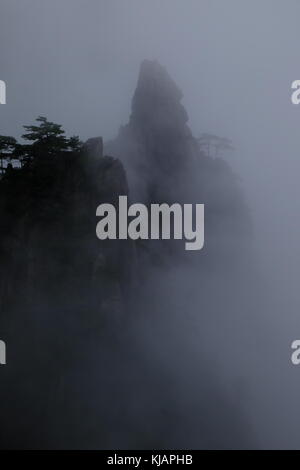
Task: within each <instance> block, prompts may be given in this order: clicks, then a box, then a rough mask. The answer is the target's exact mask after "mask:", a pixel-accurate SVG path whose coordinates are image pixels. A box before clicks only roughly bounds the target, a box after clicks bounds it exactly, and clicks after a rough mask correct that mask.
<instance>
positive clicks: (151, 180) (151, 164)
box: [105, 60, 251, 264]
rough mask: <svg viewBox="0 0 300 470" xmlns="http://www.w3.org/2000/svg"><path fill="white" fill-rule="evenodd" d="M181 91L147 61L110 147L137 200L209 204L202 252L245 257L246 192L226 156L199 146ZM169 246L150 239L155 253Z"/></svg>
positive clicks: (161, 69) (247, 226)
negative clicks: (129, 108) (125, 120)
mask: <svg viewBox="0 0 300 470" xmlns="http://www.w3.org/2000/svg"><path fill="white" fill-rule="evenodd" d="M182 96H183V95H182V93H181V91H180V90H179V89H178V87H177V85H176V84H175V83H174V81H173V80H172V78H171V77H170V76H169V74H168V73H167V71H166V70H165V68H164V67H163V66H161V65H160V64H159V63H158V62H156V61H148V60H147V61H144V62H143V63H142V65H141V68H140V74H139V78H138V82H137V88H136V91H135V93H134V97H133V100H132V112H131V116H130V120H129V123H128V124H127V125H126V126H123V127H121V129H120V131H119V135H118V136H117V138H116V139H115V140H114V141H111V142H108V143H107V144H106V145H105V150H106V152H108V153H110V154H112V155H114V156H116V157H117V158H118V159H120V161H122V163H123V164H124V167H125V169H126V173H127V176H128V181H129V187H130V196H131V199H132V200H133V201H138V202H143V203H145V204H150V203H155V202H160V203H163V202H167V203H169V204H170V203H173V202H179V203H204V204H205V207H206V214H205V222H206V246H205V250H204V251H203V252H201V253H198V255H197V256H196V257H197V258H198V257H201V258H203V257H205V258H206V257H208V256H209V260H210V261H209V262H210V263H211V264H213V262H214V259H216V260H219V261H220V260H221V258H222V257H223V256H226V257H232V259H234V257H236V255H237V254H238V256H239V257H240V253H241V252H245V253H246V252H248V249H247V250H244V247H246V246H247V244H249V240H250V237H249V234H250V232H251V227H250V220H249V217H248V211H247V208H246V205H245V203H244V200H243V195H242V192H241V190H240V188H239V186H238V184H237V180H236V178H235V176H234V174H233V173H232V171H231V169H230V167H229V166H228V165H227V164H226V162H225V161H223V160H222V159H220V158H211V157H208V156H206V155H204V154H203V152H202V151H201V150H200V148H199V146H198V143H197V139H195V138H194V137H193V135H192V133H191V130H190V129H189V127H188V125H187V121H188V115H187V112H186V110H185V109H184V107H183V105H182V103H181V100H182ZM224 240H226V241H225V243H224ZM170 246H172V244H171V243H170V242H168V243H148V248H149V249H150V250H154V252H155V256H156V254H157V252H159V251H162V250H163V251H166V252H168V250H169V247H170ZM171 253H172V255H174V250H171ZM186 256H187V255H186ZM193 257H194V258H195V254H193Z"/></svg>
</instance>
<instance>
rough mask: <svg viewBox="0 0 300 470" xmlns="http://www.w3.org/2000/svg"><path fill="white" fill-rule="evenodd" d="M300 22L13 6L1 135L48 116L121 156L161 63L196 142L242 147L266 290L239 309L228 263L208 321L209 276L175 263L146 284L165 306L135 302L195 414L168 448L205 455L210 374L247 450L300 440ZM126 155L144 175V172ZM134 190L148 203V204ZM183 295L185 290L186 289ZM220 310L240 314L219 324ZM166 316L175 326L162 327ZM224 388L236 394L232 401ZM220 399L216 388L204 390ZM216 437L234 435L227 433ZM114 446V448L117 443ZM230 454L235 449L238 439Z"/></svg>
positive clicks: (93, 0)
mask: <svg viewBox="0 0 300 470" xmlns="http://www.w3.org/2000/svg"><path fill="white" fill-rule="evenodd" d="M299 14H300V5H299V3H298V2H297V1H296V0H289V1H288V2H285V3H283V2H281V1H279V0H278V1H276V0H272V1H271V0H264V1H261V0H253V1H252V2H251V3H246V2H240V1H239V0H227V1H226V2H222V1H221V0H219V1H217V0H201V1H199V0H186V1H180V0H165V1H164V2H161V1H158V0H152V1H151V2H150V1H146V0H126V1H122V0H109V1H105V0H88V1H86V0H60V1H59V0H52V1H51V2H40V1H38V0H23V1H22V2H19V1H18V0H2V1H1V5H0V48H1V49H0V52H1V53H0V57H1V68H0V79H1V80H4V81H5V83H6V101H7V104H6V105H5V106H1V107H0V118H1V134H7V135H13V136H15V137H20V136H21V135H22V133H23V131H22V125H23V124H29V123H31V122H33V120H34V119H35V118H36V117H37V116H39V115H44V116H47V117H48V118H49V119H51V120H53V121H54V122H59V123H60V124H62V125H63V127H64V128H65V129H66V132H67V134H68V135H73V134H75V135H79V136H80V138H81V139H82V140H86V139H89V138H90V137H97V136H102V137H103V139H104V142H105V143H107V148H108V149H109V151H110V147H109V143H110V142H111V141H112V139H114V138H115V137H116V136H117V135H118V132H119V127H120V126H121V125H125V124H126V123H127V122H128V120H129V117H130V113H131V99H132V96H133V94H134V90H135V87H136V84H137V76H138V73H139V68H140V64H141V62H142V61H143V60H144V59H150V60H157V61H158V62H159V63H161V64H162V65H163V66H164V67H165V68H166V69H167V70H168V72H169V74H170V76H171V77H172V78H173V79H174V81H175V82H176V83H177V85H178V86H179V88H180V89H181V90H182V92H183V99H182V104H183V105H184V107H185V109H186V110H187V113H188V116H189V121H188V125H189V127H190V129H191V131H192V133H193V135H194V137H199V136H200V135H201V134H202V133H204V132H209V133H213V134H216V135H219V136H222V137H227V138H230V139H231V140H232V142H233V145H234V148H235V150H234V151H233V152H227V153H225V154H224V155H222V158H223V159H225V160H226V162H227V163H228V164H229V165H230V166H231V168H232V170H233V172H234V173H235V174H236V175H237V176H238V178H239V180H238V185H239V187H240V188H241V190H242V191H243V194H244V197H245V201H246V205H247V207H248V209H249V212H250V217H251V223H252V230H251V237H252V238H251V250H252V251H251V262H252V263H253V265H254V266H255V270H256V272H257V277H256V281H255V287H253V291H251V286H250V283H251V282H252V281H253V277H252V274H251V275H249V278H248V279H246V283H247V284H248V290H247V291H246V292H243V290H242V289H241V290H240V291H239V293H238V294H237V297H236V299H235V300H234V301H233V300H232V299H228V298H227V292H228V291H227V286H226V282H225V283H224V277H223V275H224V271H226V266H225V265H224V266H221V267H220V275H219V277H215V276H211V277H210V275H207V277H206V278H203V279H202V281H203V286H205V287H203V290H206V296H207V298H215V300H213V301H212V302H211V304H210V305H209V307H208V308H207V309H206V311H204V313H201V315H200V313H199V312H200V310H201V308H200V307H201V298H200V296H199V297H198V296H197V295H195V296H194V297H191V298H190V300H189V301H187V302H184V301H183V298H189V296H190V292H193V288H194V291H195V290H197V287H196V285H197V281H198V277H197V276H198V274H197V266H193V268H187V267H186V266H185V265H184V264H180V263H179V265H178V266H177V267H174V269H172V270H171V271H170V270H168V269H166V272H165V273H164V276H163V278H164V282H163V284H162V285H157V284H156V281H155V279H156V273H155V270H154V273H149V274H148V277H149V279H150V281H149V286H151V288H149V289H150V292H152V293H153V292H156V297H155V298H156V299H158V300H157V302H158V303H159V302H160V303H161V304H160V307H159V309H158V306H157V305H155V303H156V301H155V300H153V299H152V301H151V300H149V299H151V297H152V295H151V294H150V293H149V299H147V300H148V301H149V302H148V303H147V307H145V305H140V306H139V305H135V307H134V311H139V307H140V308H141V310H142V313H141V315H140V317H139V319H138V320H137V321H136V323H135V324H134V326H133V327H132V330H131V331H130V333H128V334H129V335H130V336H131V335H133V336H134V337H135V340H136V341H137V343H141V344H142V345H143V346H142V347H141V349H142V348H144V349H143V350H144V353H145V356H146V357H147V354H149V355H151V356H152V362H151V361H150V362H151V365H150V366H149V367H150V368H151V369H152V368H154V369H155V367H156V366H157V368H158V369H159V370H158V369H157V370H156V369H155V370H156V372H155V377H157V383H156V385H157V386H159V384H160V383H162V382H160V380H161V377H165V374H166V373H167V371H168V374H169V375H170V378H167V379H166V382H167V383H166V384H165V385H162V387H165V390H166V395H167V397H168V398H166V401H167V402H169V401H170V400H171V401H172V402H174V403H175V405H174V407H175V409H176V408H177V409H178V413H179V414H180V415H184V414H185V413H186V416H188V418H187V419H191V423H190V429H191V432H190V434H187V436H186V441H185V442H184V443H182V441H181V440H180V439H182V436H181V435H180V434H179V435H178V436H177V435H176V433H175V432H174V436H173V438H172V437H170V436H168V437H166V436H167V435H168V433H171V431H170V427H171V426H167V429H166V430H164V431H163V438H162V441H161V442H163V443H166V445H172V443H174V444H173V445H175V446H176V445H177V446H178V447H179V446H181V447H184V446H186V447H189V445H190V446H191V447H194V448H196V447H197V445H198V443H197V439H196V438H195V436H194V429H195V427H196V426H197V425H196V423H194V422H193V420H192V418H191V416H192V415H193V413H192V412H190V411H188V407H191V409H195V407H197V406H198V405H197V397H196V396H194V394H193V393H191V392H189V394H188V397H186V395H185V390H186V388H188V389H189V390H190V389H191V388H193V387H195V390H196V391H197V390H199V387H201V386H202V385H201V379H200V378H199V377H198V376H197V372H198V371H197V364H201V367H202V368H203V370H202V374H203V375H204V377H210V376H213V379H212V383H216V384H217V385H218V386H217V387H216V388H213V387H212V388H213V390H214V393H216V396H215V397H214V398H213V400H215V403H216V404H217V405H216V407H217V411H216V414H218V413H222V406H221V402H222V400H223V399H224V400H225V401H227V400H228V402H229V404H230V406H229V405H228V409H231V406H232V409H235V406H237V407H238V409H239V410H242V412H241V413H242V418H241V422H242V423H243V424H240V421H239V420H240V418H238V419H237V421H238V423H237V424H236V429H237V432H236V435H238V434H239V429H240V428H243V429H244V428H245V429H246V434H247V433H248V431H249V436H248V434H247V438H246V441H247V442H249V444H248V446H249V447H260V448H299V446H300V442H299V437H298V435H297V434H298V433H297V429H298V417H299V408H298V394H299V391H300V375H299V374H300V371H298V370H297V367H295V366H293V365H292V363H291V360H290V357H291V353H292V350H291V343H292V341H293V340H295V339H298V338H299V334H300V320H299V313H298V312H299V310H300V299H299V293H298V292H299V287H298V280H299V278H300V250H299V249H298V243H299V242H298V240H299V239H300V223H299V221H298V213H299V204H300V203H299V194H298V191H299V181H298V179H299V173H300V163H299V155H300V145H299V132H298V128H299V127H298V125H299V122H300V107H297V106H295V105H293V104H292V103H291V93H292V91H291V84H292V82H293V81H294V80H296V79H299V78H300V77H299V67H298V65H297V63H296V59H297V54H296V49H297V44H298V40H299V39H300V35H299V25H298V18H299ZM109 154H110V152H109ZM113 156H116V157H119V155H113ZM120 159H121V157H120ZM121 160H122V159H121ZM122 161H123V163H124V166H125V170H126V171H127V173H128V175H129V180H130V181H135V177H134V176H132V173H131V167H130V164H128V162H127V160H126V158H123V160H122ZM135 188H136V193H134V197H138V196H142V194H143V193H142V192H140V191H139V188H138V187H137V186H135ZM133 191H134V190H133ZM142 197H143V196H142ZM141 202H143V201H141ZM197 202H198V203H202V201H201V200H198V201H197ZM225 243H226V240H224V244H225ZM232 243H234V241H232ZM247 256H250V255H249V254H247V255H246V260H245V263H247V262H248V261H247V260H248V258H247ZM241 257H243V254H241ZM251 269H252V268H251ZM251 269H250V270H251ZM223 270H224V271H223ZM225 277H226V276H225ZM233 279H235V277H234V278H233ZM233 279H232V280H228V283H229V284H230V283H231V282H232V283H233V282H234V280H233ZM157 282H158V284H159V281H157ZM253 282H254V281H253ZM256 283H257V284H256ZM149 286H148V287H149ZM172 286H173V287H172ZM174 286H180V289H179V291H178V292H177V293H176V292H175V290H176V289H174ZM148 287H147V288H148ZM147 288H146V289H145V293H146V292H147ZM168 289H169V292H170V297H172V300H171V301H168V302H166V305H164V304H163V301H162V299H163V298H164V297H163V294H162V292H161V291H163V292H164V295H165V292H166V291H167V292H168ZM237 290H238V288H237ZM251 292H252V294H253V296H252V295H251ZM183 293H185V294H183ZM145 295H146V294H145ZM184 295H185V296H186V297H183V296H184ZM222 305H225V306H226V311H224V314H223V315H219V314H218V315H216V314H215V312H216V311H219V312H220V311H222ZM230 307H231V311H228V310H227V309H229V310H230ZM158 310H159V311H161V312H162V314H161V316H159V315H158V314H156V315H154V316H153V317H151V312H154V311H158ZM204 310H205V309H204ZM201 312H202V310H201ZM170 318H172V319H171V320H170ZM183 325H184V327H183ZM170 330H171V334H169V333H170ZM203 330H205V331H204V333H203ZM167 336H168V339H166V337H167ZM180 343H181V344H180ZM220 346H221V347H220ZM92 347H94V346H92ZM137 348H139V346H137ZM177 348H179V350H180V351H181V353H182V354H178V350H177ZM153 351H155V355H153ZM177 354H178V356H177ZM129 355H130V354H129ZM130 357H131V356H130ZM195 357H196V358H201V359H199V362H198V361H196V360H195V362H194V359H192V358H195ZM203 358H205V359H203ZM103 361H104V362H105V360H104V359H103ZM186 364H190V367H191V370H189V371H188V372H187V370H186ZM141 367H142V366H141ZM199 367H200V366H199ZM173 369H174V370H173ZM139 370H140V369H139V368H138V367H137V369H136V373H135V377H134V379H133V380H134V381H137V382H138V377H139V372H138V371H139ZM150 375H151V373H150ZM195 375H196V377H195ZM113 380H114V379H112V381H113ZM172 381H173V382H172ZM174 382H175V387H174V389H175V390H176V392H175V391H174V393H173V396H171V398H170V391H171V390H172V389H173V385H172V384H174ZM170 384H171V385H170ZM183 384H184V385H185V386H183ZM128 387H129V386H128ZM174 389H173V390H174ZM208 389H209V386H208ZM215 390H222V393H220V396H219V395H218V393H219V392H218V391H215ZM104 393H105V392H104ZM107 393H108V394H109V392H107ZM210 393H211V392H210V390H203V396H207V397H209V395H210ZM224 397H225V398H224ZM155 399H156V398H155V394H154V396H150V397H149V398H147V399H146V401H145V402H144V403H143V404H142V405H141V407H142V408H143V407H144V408H146V406H147V407H148V408H147V409H148V412H149V416H150V415H151V403H152V400H155ZM147 400H148V401H147ZM207 400H208V401H209V398H207ZM204 401H205V400H204ZM145 403H147V405H146V404H145ZM132 406H133V405H132ZM218 406H220V411H218ZM129 408H130V406H129ZM138 413H139V412H138V411H136V414H137V415H138ZM228 413H229V411H228ZM225 414H226V413H225ZM229 414H230V413H229ZM149 419H150V418H149ZM178 419H179V421H180V420H184V417H183V416H181V417H180V418H178ZM224 419H225V418H224ZM204 421H205V422H209V417H206V418H205V419H204ZM213 421H214V419H213V418H212V423H213ZM212 428H213V424H212ZM154 429H155V427H154ZM123 432H124V435H123ZM151 432H152V431H151V430H149V434H150V435H152V434H151ZM153 432H154V431H153ZM215 433H216V435H218V437H220V439H221V436H222V435H223V436H224V435H225V434H226V430H225V429H218V431H215ZM125 434H126V427H125V430H123V431H122V430H120V435H121V437H120V436H117V437H116V439H117V442H121V441H122V439H123V438H124V442H125V443H124V445H125V447H126V446H132V445H133V444H132V443H131V442H130V441H127V440H126V438H125ZM210 435H211V436H214V431H210V432H209V433H208V436H210ZM119 439H121V441H119ZM207 439H208V440H207V442H203V443H199V446H201V445H203V446H204V447H205V446H207V447H214V444H215V442H214V439H211V441H210V440H209V437H208V438H207ZM220 439H219V440H220ZM219 440H218V439H217V438H216V442H219ZM107 442H108V444H107V445H112V442H113V438H112V441H107ZM144 442H147V443H148V444H149V441H147V440H146V441H144ZM170 442H171V444H170ZM142 444H143V441H142V440H141V445H142ZM153 445H155V443H153ZM243 445H244V444H243V443H241V444H239V443H238V444H237V446H238V447H239V446H241V447H243ZM228 446H229V447H232V446H234V443H232V442H230V440H229V442H228V443H226V442H225V441H224V447H228Z"/></svg>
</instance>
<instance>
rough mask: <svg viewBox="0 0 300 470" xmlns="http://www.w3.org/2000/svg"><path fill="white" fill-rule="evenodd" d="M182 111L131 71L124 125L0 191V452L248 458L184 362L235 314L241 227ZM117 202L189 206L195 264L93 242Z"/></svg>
mask: <svg viewBox="0 0 300 470" xmlns="http://www.w3.org/2000/svg"><path fill="white" fill-rule="evenodd" d="M181 99H182V93H181V92H180V90H179V89H178V87H177V85H176V84H175V83H174V81H173V80H172V79H171V77H170V76H169V75H168V73H167V72H166V70H165V69H164V68H163V67H162V66H161V65H160V64H158V63H157V62H152V61H144V62H143V63H142V66H141V70H140V75H139V79H138V84H137V88H136V91H135V94H134V97H133V101H132V112H131V116H130V119H129V122H128V124H127V125H126V126H124V127H122V128H121V129H120V132H119V135H118V136H117V138H116V139H115V140H114V141H112V142H110V143H108V144H106V145H105V147H104V154H103V142H102V139H101V138H94V139H89V140H88V141H87V142H86V143H85V145H84V147H83V151H82V152H81V154H76V155H73V154H70V155H69V156H67V155H65V156H64V157H62V156H59V157H57V158H55V157H54V158H53V159H52V160H51V162H50V161H49V162H48V163H47V164H46V163H45V164H43V165H40V166H33V167H31V168H30V169H26V168H24V169H22V170H18V171H13V172H11V173H10V174H9V175H7V177H5V178H3V179H2V180H1V182H0V217H1V225H2V232H1V239H0V250H1V255H2V260H3V261H1V266H0V269H1V279H0V302H1V311H0V332H1V333H2V336H3V337H4V339H6V340H7V343H8V344H12V345H14V346H13V347H14V351H13V352H12V353H11V354H12V356H11V357H12V358H13V359H12V364H11V366H10V369H7V370H8V376H7V381H6V382H5V386H4V387H2V386H1V388H0V403H5V402H6V401H7V397H8V396H10V397H11V396H12V397H13V399H11V402H12V403H13V404H14V403H19V404H20V405H19V408H18V411H15V407H14V406H10V405H7V406H6V407H5V408H4V407H2V408H1V407H0V421H1V422H7V423H8V428H7V429H5V435H1V430H0V447H1V445H3V446H8V447H9V446H11V447H14V446H16V445H17V446H18V445H19V446H20V447H25V448H33V447H34V448H39V447H41V448H53V447H54V448H106V449H108V448H112V449H114V448H183V447H185V448H198V447H202V448H216V447H217V448H223V447H224V448H226V447H228V448H232V447H235V448H239V447H248V446H250V445H251V444H249V442H250V441H249V438H250V437H249V432H248V429H247V426H245V421H244V416H243V412H242V411H241V410H240V409H239V408H238V407H236V405H235V403H234V400H230V399H228V397H227V395H226V393H225V392H223V390H222V387H220V385H219V381H218V379H217V378H216V377H214V374H213V373H211V371H210V370H209V367H208V365H207V362H206V359H205V355H204V354H202V352H201V351H200V348H199V343H200V344H201V341H202V340H203V341H204V340H205V338H206V327H207V324H206V323H205V322H207V321H208V320H207V318H209V317H211V318H212V323H213V325H214V324H218V323H219V322H220V321H221V319H222V317H224V315H223V314H224V311H225V312H235V313H234V314H236V311H239V309H240V310H241V311H242V310H243V309H242V307H243V306H241V305H240V304H239V302H238V301H236V299H235V291H236V290H241V283H240V279H242V278H243V276H242V275H240V273H241V272H242V274H243V275H244V271H243V270H242V268H241V266H240V264H241V263H240V262H241V258H242V257H243V256H242V253H244V252H246V250H244V248H245V247H246V246H247V243H248V232H249V230H248V229H249V218H248V214H247V210H246V207H245V204H244V201H243V198H242V195H241V192H240V190H239V188H238V185H237V183H236V180H235V178H234V176H233V174H232V172H231V170H230V168H229V167H228V166H227V165H226V164H225V162H223V161H222V160H220V159H212V158H208V157H207V156H205V155H204V154H203V153H202V152H201V151H200V149H199V147H198V145H197V141H196V139H195V138H194V137H193V135H192V133H191V131H190V129H189V127H188V125H187V121H188V117H187V113H186V111H185V109H184V107H183V106H182V103H181ZM107 155H112V156H113V157H112V156H107ZM119 195H128V197H129V199H130V201H131V202H135V201H137V202H143V203H145V204H150V203H154V202H166V203H172V202H180V203H204V204H205V207H206V213H205V224H206V242H205V249H204V250H203V251H201V252H199V253H195V254H194V256H193V257H191V256H188V254H187V253H186V252H185V251H184V249H183V247H182V246H181V245H180V244H179V245H177V244H172V243H171V242H169V241H164V242H161V241H157V243H156V242H155V241H154V242H153V243H152V242H150V241H149V242H148V241H147V243H144V242H141V241H139V240H138V241H136V242H133V241H131V240H107V241H100V240H98V239H97V237H96V233H95V229H96V223H97V220H96V208H97V206H98V205H99V204H101V203H102V202H110V203H113V204H117V201H118V197H119ZM248 268H249V266H247V269H248ZM248 270H249V269H248ZM216 292H217V295H216ZM232 299H234V301H233V300H232ZM230 314H231V313H230ZM195 319H196V320H195ZM226 321H229V325H230V326H229V328H226V331H227V329H229V330H230V328H231V326H232V325H231V324H230V319H228V318H227V320H226ZM223 326H224V325H223ZM221 328H222V327H221ZM232 328H233V329H234V328H236V324H235V323H234V326H233V327H232ZM210 331H213V332H214V330H213V329H212V330H210ZM214 334H217V332H214ZM214 334H213V336H214ZM214 337H215V336H214ZM224 349H225V350H226V345H224ZM24 351H26V355H25V354H24ZM23 371H26V373H24V372H23ZM24 374H25V375H26V376H24ZM12 390H13V391H12ZM145 423H147V424H145ZM41 429H42V430H43V431H42V432H40V430H41ZM24 435H25V436H26V437H24ZM1 443H2V444H1Z"/></svg>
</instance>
